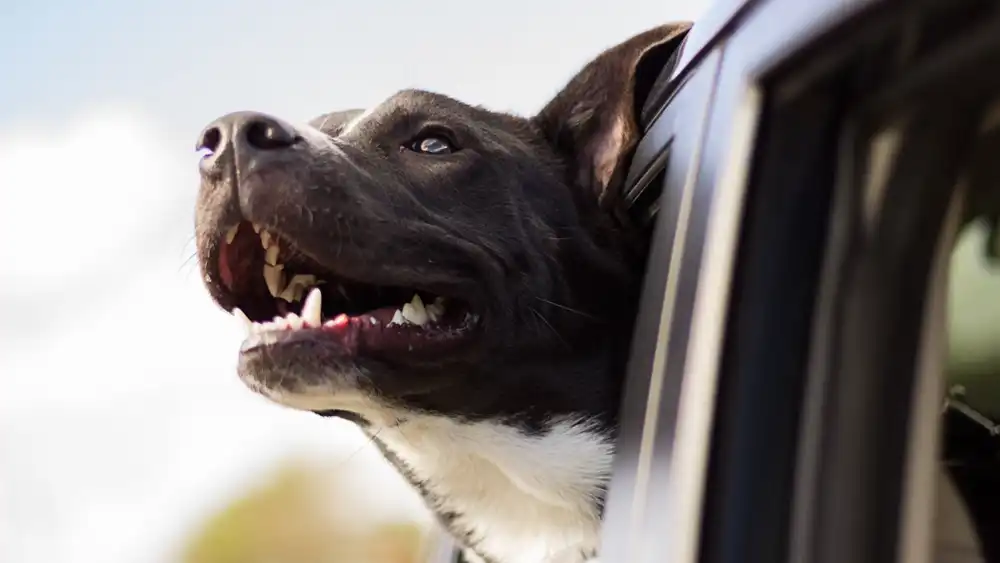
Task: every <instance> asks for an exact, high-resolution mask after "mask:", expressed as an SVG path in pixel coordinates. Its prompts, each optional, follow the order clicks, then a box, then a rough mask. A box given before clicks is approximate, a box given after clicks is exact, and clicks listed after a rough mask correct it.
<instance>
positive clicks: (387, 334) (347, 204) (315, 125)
mask: <svg viewBox="0 0 1000 563" xmlns="http://www.w3.org/2000/svg"><path fill="white" fill-rule="evenodd" d="M690 25H691V24H690V23H687V22H682V23H673V24H669V25H664V26H661V27H657V28H655V29H651V30H648V31H645V32H643V33H640V34H638V35H636V36H634V37H632V38H630V39H628V40H626V41H624V42H622V43H620V44H618V45H616V46H614V47H611V48H610V49H608V50H606V51H604V52H603V53H601V54H600V55H599V56H598V57H596V58H595V59H594V60H593V61H591V62H590V63H589V64H587V65H586V66H584V67H583V68H582V70H580V71H579V72H578V73H577V74H576V75H575V76H574V77H573V78H572V79H571V80H570V81H569V83H568V84H567V85H566V86H565V87H564V88H563V89H562V90H561V91H559V92H558V93H557V94H556V95H555V97H554V98H552V99H551V101H549V102H548V103H547V104H546V105H545V106H544V107H543V109H542V110H541V111H540V112H538V113H537V115H534V116H532V117H520V116H515V115H510V114H505V113H498V112H493V111H489V110H487V109H484V108H481V107H474V106H471V105H468V104H465V103H462V102H459V101H457V100H454V99H451V98H449V97H447V96H444V95H440V94H435V93H430V92H426V91H419V90H405V91H401V92H399V93H396V94H394V95H392V96H391V97H389V98H388V99H386V100H385V101H383V102H382V103H380V104H378V105H377V106H375V107H373V108H370V109H368V110H346V111H336V112H332V113H328V114H325V115H322V116H320V117H318V118H316V119H314V120H313V121H311V122H309V123H308V124H304V125H292V124H290V123H288V122H286V121H284V120H282V119H280V118H277V117H274V116H269V115H264V114H261V113H254V112H236V113H231V114H228V115H226V116H224V117H221V118H219V119H217V120H216V121H214V122H212V123H211V124H209V125H208V126H207V127H206V128H205V129H204V131H203V132H202V133H201V135H200V136H199V139H198V149H199V151H200V152H201V153H202V154H201V158H200V160H199V171H200V175H201V187H200V190H199V194H198V200H197V204H196V213H195V216H196V217H195V231H196V242H197V253H198V262H199V268H200V270H201V274H202V277H203V279H204V282H205V286H206V287H207V289H208V292H209V293H210V295H211V297H212V298H213V300H214V301H215V302H216V303H217V304H218V305H219V306H220V307H222V308H223V309H224V310H226V311H228V312H231V313H232V314H233V315H234V316H235V317H237V318H239V319H241V320H242V321H243V322H244V323H245V325H246V328H247V337H246V340H244V342H243V343H242V346H241V349H240V351H239V360H238V368H237V369H238V374H239V377H240V378H241V380H242V381H243V382H244V383H245V384H246V385H247V386H248V387H249V388H250V389H252V390H253V391H255V392H257V393H259V394H261V395H263V396H264V397H267V398H268V399H270V400H272V401H274V402H276V403H278V404H280V405H284V406H286V407H291V408H294V409H301V410H306V411H312V412H316V413H318V414H321V415H324V416H336V417H341V418H344V419H347V420H350V421H352V422H354V423H356V424H357V425H358V426H359V427H360V428H361V429H362V430H363V431H364V432H365V433H366V434H367V435H368V436H369V437H370V438H371V440H372V442H373V443H374V444H375V445H376V446H377V447H378V448H379V449H380V450H381V451H382V453H383V454H384V456H385V457H386V459H387V460H388V461H389V462H390V463H392V464H393V465H394V466H395V467H396V468H397V469H398V470H399V471H400V472H401V473H402V475H403V476H404V477H405V478H406V479H407V480H408V481H409V482H410V483H411V484H412V485H413V486H414V487H415V488H416V489H417V491H419V493H420V494H421V495H422V496H423V498H424V500H425V501H426V504H427V505H428V506H429V508H430V509H431V510H432V511H433V512H434V513H435V514H436V515H437V517H438V519H439V520H440V521H441V523H442V524H443V525H444V527H445V528H446V529H447V530H448V531H449V532H450V533H451V534H452V535H453V536H454V537H455V538H456V540H457V541H458V542H459V544H460V545H461V547H462V549H463V551H464V554H465V558H466V559H467V560H468V561H480V562H484V563H577V562H581V561H585V560H588V559H591V558H593V557H596V556H597V551H598V547H599V545H598V544H599V540H600V522H601V516H602V512H603V504H604V497H605V492H606V486H607V483H608V480H609V477H610V472H611V466H612V458H613V455H614V451H615V441H616V433H617V423H618V411H619V401H620V395H621V389H622V384H623V374H624V369H625V364H626V362H627V358H628V353H629V346H630V340H631V332H632V325H633V321H634V316H635V313H636V308H637V302H638V296H639V287H640V283H641V279H642V275H643V270H644V260H645V241H644V238H643V236H641V234H640V233H639V230H638V228H637V227H636V226H635V225H633V224H632V222H631V221H630V220H629V219H628V216H627V214H625V213H624V202H623V197H622V184H623V181H624V177H625V172H626V169H627V165H628V161H629V159H630V156H631V153H632V151H633V150H634V148H635V145H636V144H637V142H638V139H639V137H640V135H641V131H640V127H639V124H638V118H637V115H638V113H639V107H640V104H641V101H642V97H643V96H644V95H645V94H646V92H645V91H644V90H648V86H649V84H648V83H649V82H650V80H649V79H648V76H640V75H641V74H642V73H643V72H645V73H647V74H648V72H649V70H648V69H650V68H654V69H656V70H657V71H658V67H657V65H656V64H649V63H648V61H649V60H651V59H653V60H656V61H666V60H667V58H669V57H670V56H671V55H673V54H674V51H675V50H676V49H677V48H678V43H679V41H678V38H679V37H681V36H683V35H684V34H685V33H686V32H687V30H688V29H689V27H690ZM659 66H661V67H662V64H660V65H659ZM643 68H646V69H647V70H645V71H643V70H642V69H643Z"/></svg>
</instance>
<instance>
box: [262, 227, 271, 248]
mask: <svg viewBox="0 0 1000 563" xmlns="http://www.w3.org/2000/svg"><path fill="white" fill-rule="evenodd" d="M260 245H261V246H262V247H264V250H267V248H268V247H269V246H271V233H270V232H269V231H268V230H267V229H263V230H261V231H260Z"/></svg>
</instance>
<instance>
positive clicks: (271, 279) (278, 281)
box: [264, 264, 285, 297]
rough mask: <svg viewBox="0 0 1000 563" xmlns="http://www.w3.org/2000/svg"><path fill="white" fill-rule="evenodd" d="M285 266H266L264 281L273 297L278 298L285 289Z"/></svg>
mask: <svg viewBox="0 0 1000 563" xmlns="http://www.w3.org/2000/svg"><path fill="white" fill-rule="evenodd" d="M283 268H284V267H283V266H271V265H270V264H264V281H265V282H266V283H267V290H268V291H270V292H271V295H272V296H274V297H277V296H279V295H281V292H282V290H284V289H285V272H284V271H283Z"/></svg>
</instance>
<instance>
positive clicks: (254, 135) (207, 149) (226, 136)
mask: <svg viewBox="0 0 1000 563" xmlns="http://www.w3.org/2000/svg"><path fill="white" fill-rule="evenodd" d="M300 139H301V137H300V136H299V134H298V132H297V131H296V130H295V128H294V127H292V126H291V125H289V124H287V123H285V122H284V121H282V120H280V119H278V118H276V117H272V116H270V115H266V114H263V113H257V112H248V111H243V112H236V113H231V114H229V115H226V116H223V117H221V118H219V119H217V120H215V121H213V122H212V123H210V124H209V125H208V126H206V127H205V129H204V130H202V132H201V135H199V136H198V142H197V146H196V150H198V151H199V152H203V153H205V156H204V157H203V158H202V160H201V162H200V163H199V167H200V168H201V171H202V173H203V174H210V173H213V172H218V171H219V169H220V168H221V167H222V166H224V163H225V162H228V161H232V162H234V164H235V165H236V166H237V167H240V168H245V167H246V166H248V165H251V164H253V163H255V162H256V161H258V160H259V159H260V158H261V157H263V156H265V155H266V154H268V153H274V152H278V151H283V150H285V149H288V148H290V147H292V146H293V145H295V143H297V142H299V140H300ZM230 153H231V154H230Z"/></svg>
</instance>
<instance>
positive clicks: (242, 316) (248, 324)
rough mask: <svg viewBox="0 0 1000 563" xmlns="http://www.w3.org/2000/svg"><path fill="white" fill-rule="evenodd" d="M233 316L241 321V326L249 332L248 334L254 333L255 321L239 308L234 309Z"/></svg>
mask: <svg viewBox="0 0 1000 563" xmlns="http://www.w3.org/2000/svg"><path fill="white" fill-rule="evenodd" d="M233 316H234V317H236V318H237V319H238V320H239V321H240V325H241V326H242V327H243V328H244V330H246V331H247V334H250V333H252V332H253V321H251V320H250V318H249V317H247V315H246V313H244V312H243V311H242V310H240V308H239V307H236V308H235V309H233Z"/></svg>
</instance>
